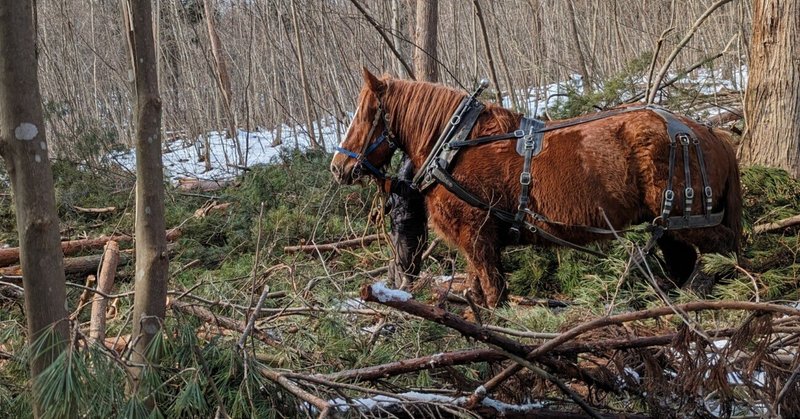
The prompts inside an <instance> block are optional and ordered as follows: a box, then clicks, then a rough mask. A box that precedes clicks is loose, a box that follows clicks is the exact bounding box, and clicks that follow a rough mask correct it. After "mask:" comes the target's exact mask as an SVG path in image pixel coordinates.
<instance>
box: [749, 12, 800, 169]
mask: <svg viewBox="0 0 800 419" xmlns="http://www.w3.org/2000/svg"><path fill="white" fill-rule="evenodd" d="M799 57H800V2H797V1H788V0H756V1H754V3H753V37H752V39H751V41H750V68H749V70H750V75H749V79H748V81H747V94H746V95H745V102H744V106H745V115H746V117H747V131H748V133H749V135H746V136H745V138H744V141H743V142H742V146H741V150H740V153H741V159H742V161H743V162H746V163H748V164H762V165H767V166H774V167H780V168H782V169H786V170H787V171H789V173H790V174H791V175H792V176H794V177H795V178H800V58H799Z"/></svg>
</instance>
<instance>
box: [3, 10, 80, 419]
mask: <svg viewBox="0 0 800 419" xmlns="http://www.w3.org/2000/svg"><path fill="white" fill-rule="evenodd" d="M36 68H37V55H36V29H35V25H34V22H33V7H32V2H30V1H21V0H20V1H4V2H0V154H2V156H3V160H4V161H5V164H6V168H7V170H8V175H9V178H10V180H11V187H12V190H13V193H14V203H15V207H16V214H17V231H18V232H19V245H20V264H21V266H22V272H23V284H24V287H25V317H26V318H27V323H28V341H29V343H30V344H33V343H34V342H36V341H37V340H38V339H40V338H41V339H43V341H42V342H41V344H40V345H36V346H34V348H38V349H35V352H34V353H33V356H32V357H31V361H30V368H31V377H33V378H34V385H33V390H34V397H33V408H34V416H35V417H40V416H42V415H43V414H44V413H45V411H46V406H42V405H41V404H40V403H41V401H40V397H39V394H38V393H39V389H40V385H39V384H38V383H37V380H36V378H37V377H38V376H39V374H41V373H42V372H43V371H44V370H45V369H46V368H47V367H48V366H49V365H50V364H51V363H52V362H53V361H54V360H55V359H56V357H57V356H58V355H59V354H60V353H61V352H62V351H63V350H64V349H65V348H66V342H67V336H68V331H69V327H68V322H67V321H66V319H67V313H66V310H65V308H64V303H65V301H66V287H65V279H64V261H63V254H62V253H61V243H60V242H61V240H60V238H59V221H58V214H57V213H56V207H55V193H54V191H53V174H52V171H51V168H50V160H49V157H48V147H47V141H46V138H45V129H44V118H43V115H42V99H41V96H40V93H39V78H38V75H37V71H36ZM50 330H52V332H53V333H50Z"/></svg>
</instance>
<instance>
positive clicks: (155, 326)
mask: <svg viewBox="0 0 800 419" xmlns="http://www.w3.org/2000/svg"><path fill="white" fill-rule="evenodd" d="M123 4H124V6H123V7H124V11H125V19H124V22H125V25H126V28H125V33H126V34H127V37H128V46H129V49H130V57H131V62H132V66H133V70H134V79H135V88H136V115H135V123H136V134H135V136H136V138H135V141H136V227H135V237H136V275H135V283H134V287H135V290H136V296H135V297H134V301H133V335H132V339H133V341H134V342H135V344H134V347H133V354H132V356H131V361H132V362H133V363H134V364H135V365H143V364H148V363H155V362H157V361H158V360H157V359H152V358H148V354H147V349H148V347H149V345H150V342H152V341H153V338H154V337H155V336H156V335H157V334H158V333H160V331H161V326H162V322H163V320H164V315H165V312H166V302H167V271H168V267H169V261H168V255H167V238H166V234H165V230H166V227H165V222H164V171H163V164H162V162H161V98H160V97H159V92H158V69H157V68H156V58H155V40H154V39H153V15H152V10H151V7H150V1H149V0H127V1H125V3H123ZM132 373H133V376H134V378H135V379H137V380H138V376H139V374H140V373H141V368H136V367H134V368H133V370H132ZM135 385H136V387H137V388H136V390H140V391H142V392H143V394H147V393H146V392H147V391H151V390H152V389H144V388H141V389H140V388H138V386H139V382H138V381H137V382H136V383H135Z"/></svg>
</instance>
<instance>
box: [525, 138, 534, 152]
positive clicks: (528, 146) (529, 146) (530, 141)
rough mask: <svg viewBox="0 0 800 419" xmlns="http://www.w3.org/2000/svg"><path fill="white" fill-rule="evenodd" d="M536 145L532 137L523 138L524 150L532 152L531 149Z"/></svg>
mask: <svg viewBox="0 0 800 419" xmlns="http://www.w3.org/2000/svg"><path fill="white" fill-rule="evenodd" d="M535 145H536V141H535V140H534V137H533V135H528V136H527V137H525V144H524V146H525V150H533V147H534V146H535Z"/></svg>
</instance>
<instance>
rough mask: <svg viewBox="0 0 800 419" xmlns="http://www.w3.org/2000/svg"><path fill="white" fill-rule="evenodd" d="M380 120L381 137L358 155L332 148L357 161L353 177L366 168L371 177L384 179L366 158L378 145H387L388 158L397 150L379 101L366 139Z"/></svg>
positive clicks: (337, 147) (346, 150) (370, 135)
mask: <svg viewBox="0 0 800 419" xmlns="http://www.w3.org/2000/svg"><path fill="white" fill-rule="evenodd" d="M380 119H383V126H384V128H383V132H382V133H381V135H379V136H378V137H377V138H375V141H373V142H372V143H371V144H370V143H367V144H366V145H365V146H364V150H363V151H362V152H361V153H360V154H359V153H355V152H353V151H350V150H348V149H345V148H342V147H339V146H336V147H334V149H335V150H336V151H338V152H340V153H342V154H344V155H345V156H347V157H350V158H352V159H356V160H357V163H356V166H355V168H353V172H354V176H353V177H359V176H360V174H361V170H362V168H363V167H366V168H367V170H369V171H370V172H372V174H373V175H375V176H377V177H378V179H386V175H385V174H384V173H383V172H382V171H381V170H380V169H379V168H377V167H375V165H373V164H372V163H370V162H369V160H367V156H369V155H370V154H371V153H372V152H373V151H375V150H377V149H378V147H380V145H381V144H383V143H384V142H388V143H389V155H390V156H391V155H392V154H394V152H395V150H397V144H396V143H395V142H394V141H393V139H394V135H393V134H392V133H391V131H389V123H388V121H387V120H386V114H385V113H384V111H383V104H382V103H381V102H380V101H378V112H377V113H376V114H375V119H373V120H372V127H371V128H370V130H369V133H368V134H367V138H369V137H372V134H373V133H374V132H375V127H377V126H378V121H379V120H380Z"/></svg>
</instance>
